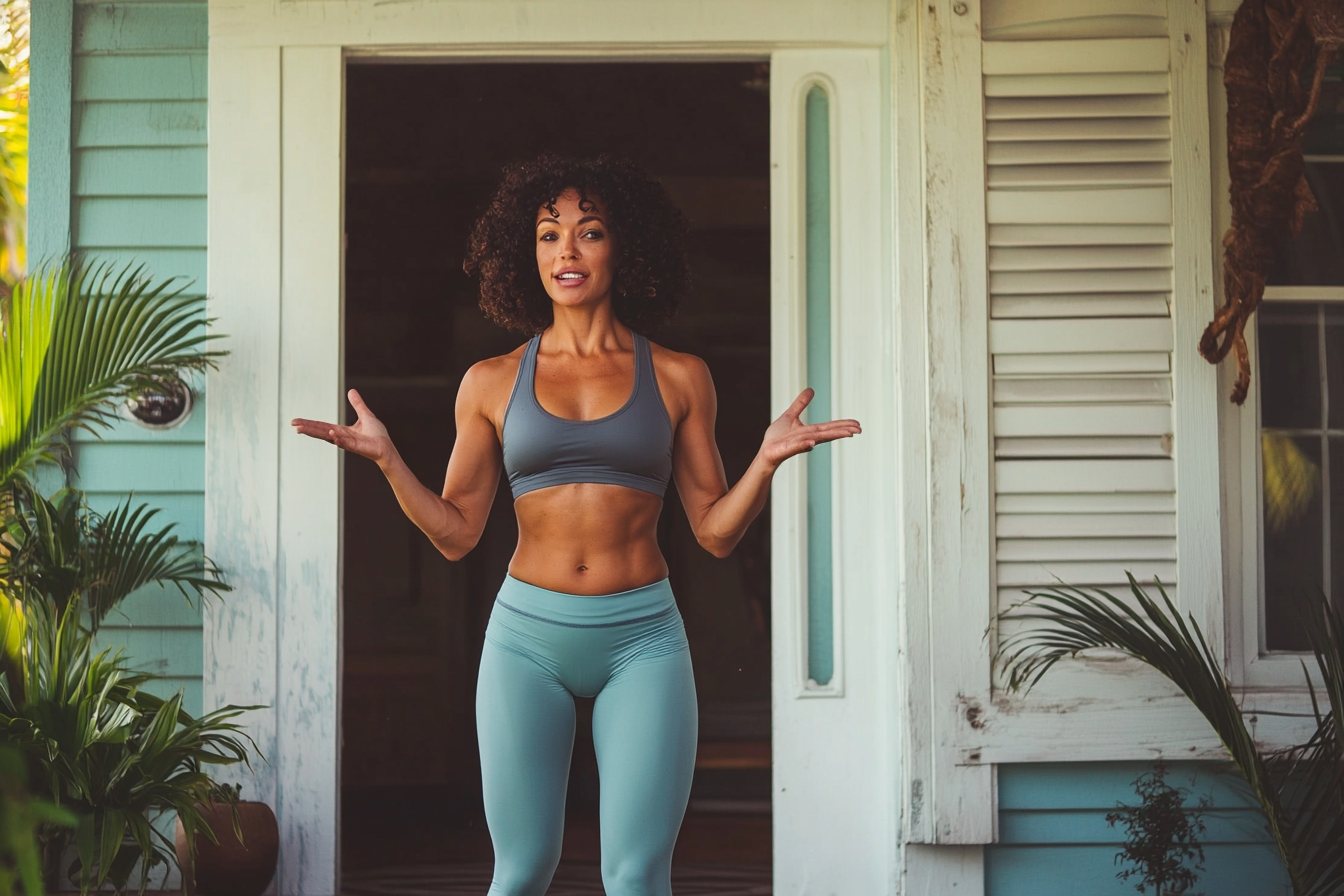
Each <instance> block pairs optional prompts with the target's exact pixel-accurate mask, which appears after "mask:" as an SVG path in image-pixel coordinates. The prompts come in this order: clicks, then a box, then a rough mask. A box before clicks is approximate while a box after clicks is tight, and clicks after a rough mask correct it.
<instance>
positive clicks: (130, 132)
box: [71, 2, 209, 713]
mask: <svg viewBox="0 0 1344 896" xmlns="http://www.w3.org/2000/svg"><path fill="white" fill-rule="evenodd" d="M208 22H209V16H208V10H207V6H206V3H204V2H182V3H174V2H168V3H164V2H125V3H100V4H96V5H95V4H89V5H84V4H81V5H79V6H77V7H76V9H75V21H74V26H73V32H74V37H73V46H74V60H73V77H74V83H73V88H72V92H73V96H74V102H73V108H72V110H71V131H72V139H73V150H72V158H71V168H72V170H71V194H72V195H71V231H72V240H73V248H75V249H76V250H78V251H81V252H84V253H86V254H87V255H89V256H90V257H92V258H95V259H98V260H110V261H114V262H118V263H123V262H132V261H134V262H136V263H143V264H144V265H145V266H146V270H147V272H148V274H149V275H150V276H153V277H159V278H166V277H185V278H186V279H187V280H190V281H192V282H194V283H195V284H196V285H195V286H193V287H190V291H191V292H194V293H196V294H199V293H201V292H203V291H204V288H205V241H206V236H205V235H206V206H205V189H206V188H205V184H206V142H207V140H206V114H207V112H206V71H207V36H208ZM75 452H76V462H77V465H78V469H79V480H78V484H79V485H80V486H81V487H82V488H84V489H86V490H87V491H88V493H89V502H90V504H91V505H92V506H93V507H94V509H96V510H100V511H107V510H110V509H111V508H112V507H114V506H116V505H117V504H118V503H120V502H121V501H124V500H125V499H126V498H127V496H128V495H130V494H131V493H134V500H135V501H137V502H141V501H143V502H145V503H148V504H151V505H153V506H155V507H159V508H161V509H162V512H161V513H160V514H159V515H158V516H157V517H155V522H156V523H158V524H161V525H168V524H169V523H173V524H175V525H176V529H175V531H176V533H177V534H178V536H179V537H180V538H182V539H183V540H185V541H194V542H198V543H199V541H200V540H201V538H202V534H203V530H204V528H205V497H204V491H203V488H204V480H205V409H204V396H203V395H198V396H197V405H196V408H195V411H194V413H193V417H192V419H191V420H189V421H188V422H187V423H186V424H185V425H184V426H182V427H180V428H178V429H173V430H167V431H162V432H154V431H150V430H148V429H145V428H143V427H141V426H139V425H138V424H135V423H133V422H130V421H123V422H118V423H117V425H116V426H115V427H114V428H113V430H112V431H110V432H107V433H104V434H103V438H102V439H101V440H99V439H93V438H89V437H85V436H80V437H79V438H78V439H77V440H76V444H75ZM100 640H101V642H102V643H103V644H104V645H112V646H119V647H124V648H125V649H126V652H127V655H128V656H130V657H131V660H132V664H133V665H135V666H136V667H137V668H144V669H151V670H153V671H155V672H157V673H159V674H163V675H166V676H168V677H167V678H166V679H165V680H164V681H162V682H160V683H158V684H157V685H155V687H154V689H153V690H154V692H155V693H158V694H160V695H161V696H169V695H171V694H172V693H174V692H176V691H178V690H182V691H183V692H184V693H185V696H186V707H187V709H188V711H189V712H194V713H198V712H200V710H201V652H202V640H201V611H200V607H199V604H198V603H197V604H195V605H191V604H188V603H187V602H186V601H185V600H184V598H183V597H182V595H180V594H179V593H177V592H176V591H166V592H165V591H164V590H163V589H146V590H145V591H143V592H141V593H138V594H136V595H133V596H132V597H131V598H130V599H129V600H127V601H126V603H125V604H124V605H123V606H122V607H121V611H120V612H119V613H114V614H112V615H111V616H109V617H108V619H107V620H106V622H105V623H104V627H103V629H102V631H101V636H100Z"/></svg>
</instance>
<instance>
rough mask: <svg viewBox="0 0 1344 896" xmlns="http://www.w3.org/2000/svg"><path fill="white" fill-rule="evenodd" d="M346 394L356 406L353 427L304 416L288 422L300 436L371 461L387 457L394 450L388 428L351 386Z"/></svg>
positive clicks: (354, 406)
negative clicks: (325, 443) (328, 444)
mask: <svg viewBox="0 0 1344 896" xmlns="http://www.w3.org/2000/svg"><path fill="white" fill-rule="evenodd" d="M346 397H348V398H349V399H350V405H351V407H353V408H354V409H355V422H354V425H353V426H344V425H342V424H339V423H324V422H323V421H321V420H307V419H304V418H303V417H295V418H294V419H293V420H291V421H289V425H290V426H292V427H294V430H295V431H296V432H298V433H299V434H300V435H305V436H311V437H312V438H314V439H321V440H322V441H324V442H330V443H331V444H333V445H335V446H336V447H337V448H342V449H344V450H346V451H349V452H350V453H351V454H358V455H359V456H360V457H367V458H368V459H369V460H371V461H374V462H380V461H382V460H384V459H386V458H387V457H389V456H390V455H391V454H392V451H393V447H392V439H391V438H389V437H388V434H387V427H386V426H383V421H381V420H379V419H378V418H377V417H375V416H374V414H373V411H371V410H369V406H368V405H366V404H365V403H364V399H362V398H360V397H359V393H358V392H357V391H355V390H354V389H351V390H350V391H349V392H347V393H346Z"/></svg>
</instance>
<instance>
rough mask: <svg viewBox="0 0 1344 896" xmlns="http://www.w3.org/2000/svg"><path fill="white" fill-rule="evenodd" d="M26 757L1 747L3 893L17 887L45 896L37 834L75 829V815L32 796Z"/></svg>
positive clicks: (0, 886) (0, 871) (30, 895)
mask: <svg viewBox="0 0 1344 896" xmlns="http://www.w3.org/2000/svg"><path fill="white" fill-rule="evenodd" d="M27 782H28V770H27V768H26V766H25V762H24V758H23V754H22V753H20V752H19V751H18V750H16V749H14V748H13V747H9V746H4V747H0V893H6V894H8V893H13V892H14V886H15V884H21V885H22V886H23V892H24V893H25V894H27V896H42V865H41V861H40V859H39V853H38V847H37V833H38V831H39V830H40V829H41V828H42V827H43V826H46V827H49V828H50V827H67V828H70V827H74V825H75V822H76V819H75V816H74V815H73V814H71V813H70V812H67V811H65V810H63V809H59V808H57V807H56V806H54V805H52V804H51V803H49V802H47V801H45V800H39V799H35V798H34V797H33V796H32V794H30V793H29V792H28V783H27Z"/></svg>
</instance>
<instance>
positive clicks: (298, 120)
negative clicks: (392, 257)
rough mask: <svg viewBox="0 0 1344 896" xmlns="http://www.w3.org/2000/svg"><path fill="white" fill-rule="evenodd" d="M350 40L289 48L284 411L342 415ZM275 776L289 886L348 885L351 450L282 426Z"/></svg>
mask: <svg viewBox="0 0 1344 896" xmlns="http://www.w3.org/2000/svg"><path fill="white" fill-rule="evenodd" d="M344 83H345V63H344V60H343V59H342V55H341V50H340V48H339V47H285V48H284V50H283V51H282V56H281V84H282V100H281V108H282V122H283V123H282V127H281V131H282V139H283V144H282V147H281V154H282V159H283V161H282V170H283V175H282V190H283V192H282V204H281V246H282V256H281V275H280V371H279V373H280V381H279V382H280V411H279V416H280V419H281V420H282V421H285V420H289V419H291V418H293V417H298V416H316V417H319V418H322V419H332V420H339V419H342V417H343V411H344V407H345V401H344V398H343V396H342V393H341V380H342V370H343V366H342V363H341V308H342V302H341V291H342V282H343V265H342V240H341V233H342V230H343V223H342V222H343V219H342V214H341V195H342V187H343V177H342V174H343V171H342V166H341V158H342V154H343V141H342V125H343V109H344ZM279 454H280V479H279V483H278V489H279V511H280V512H279V517H280V540H279V548H278V552H277V556H276V560H277V564H278V568H277V581H278V585H277V588H278V604H279V612H278V620H277V628H278V636H277V640H278V642H279V645H280V652H279V655H278V657H277V659H278V661H279V662H278V665H277V670H276V677H277V687H276V700H277V710H278V714H279V718H280V719H282V720H283V723H282V724H281V725H280V726H279V729H278V731H277V732H276V759H275V768H276V777H277V780H278V786H279V794H278V795H279V797H280V799H281V801H282V805H283V806H284V807H285V810H286V811H285V812H284V814H282V815H281V816H280V836H281V842H282V843H284V844H285V856H286V858H285V862H284V864H283V866H282V867H281V871H280V875H279V879H278V882H277V887H278V889H279V891H280V892H281V893H335V892H337V890H338V889H339V886H338V885H339V881H340V876H339V873H338V867H339V853H338V850H337V845H338V843H339V834H340V824H339V808H340V799H339V794H340V780H341V779H340V751H339V738H340V725H339V718H340V706H341V704H340V699H339V688H340V659H339V658H340V653H341V630H340V609H341V601H340V582H341V577H340V544H341V510H340V503H341V502H340V496H341V475H340V465H341V457H340V452H338V451H336V450H334V449H333V448H332V447H331V446H329V445H326V444H324V443H322V442H317V441H314V440H312V439H305V438H300V437H298V436H296V435H294V434H293V432H292V431H291V430H290V429H289V427H288V426H285V427H283V429H282V433H281V441H280V445H279Z"/></svg>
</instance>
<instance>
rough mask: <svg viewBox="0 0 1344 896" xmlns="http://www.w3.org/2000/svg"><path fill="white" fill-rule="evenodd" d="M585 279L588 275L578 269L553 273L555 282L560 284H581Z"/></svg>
mask: <svg viewBox="0 0 1344 896" xmlns="http://www.w3.org/2000/svg"><path fill="white" fill-rule="evenodd" d="M587 279H588V275H587V274H583V273H580V272H579V271H561V272H560V273H558V274H556V275H555V282H557V283H559V284H560V285H561V286H582V285H583V283H584V282H585V281H586V280H587Z"/></svg>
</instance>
